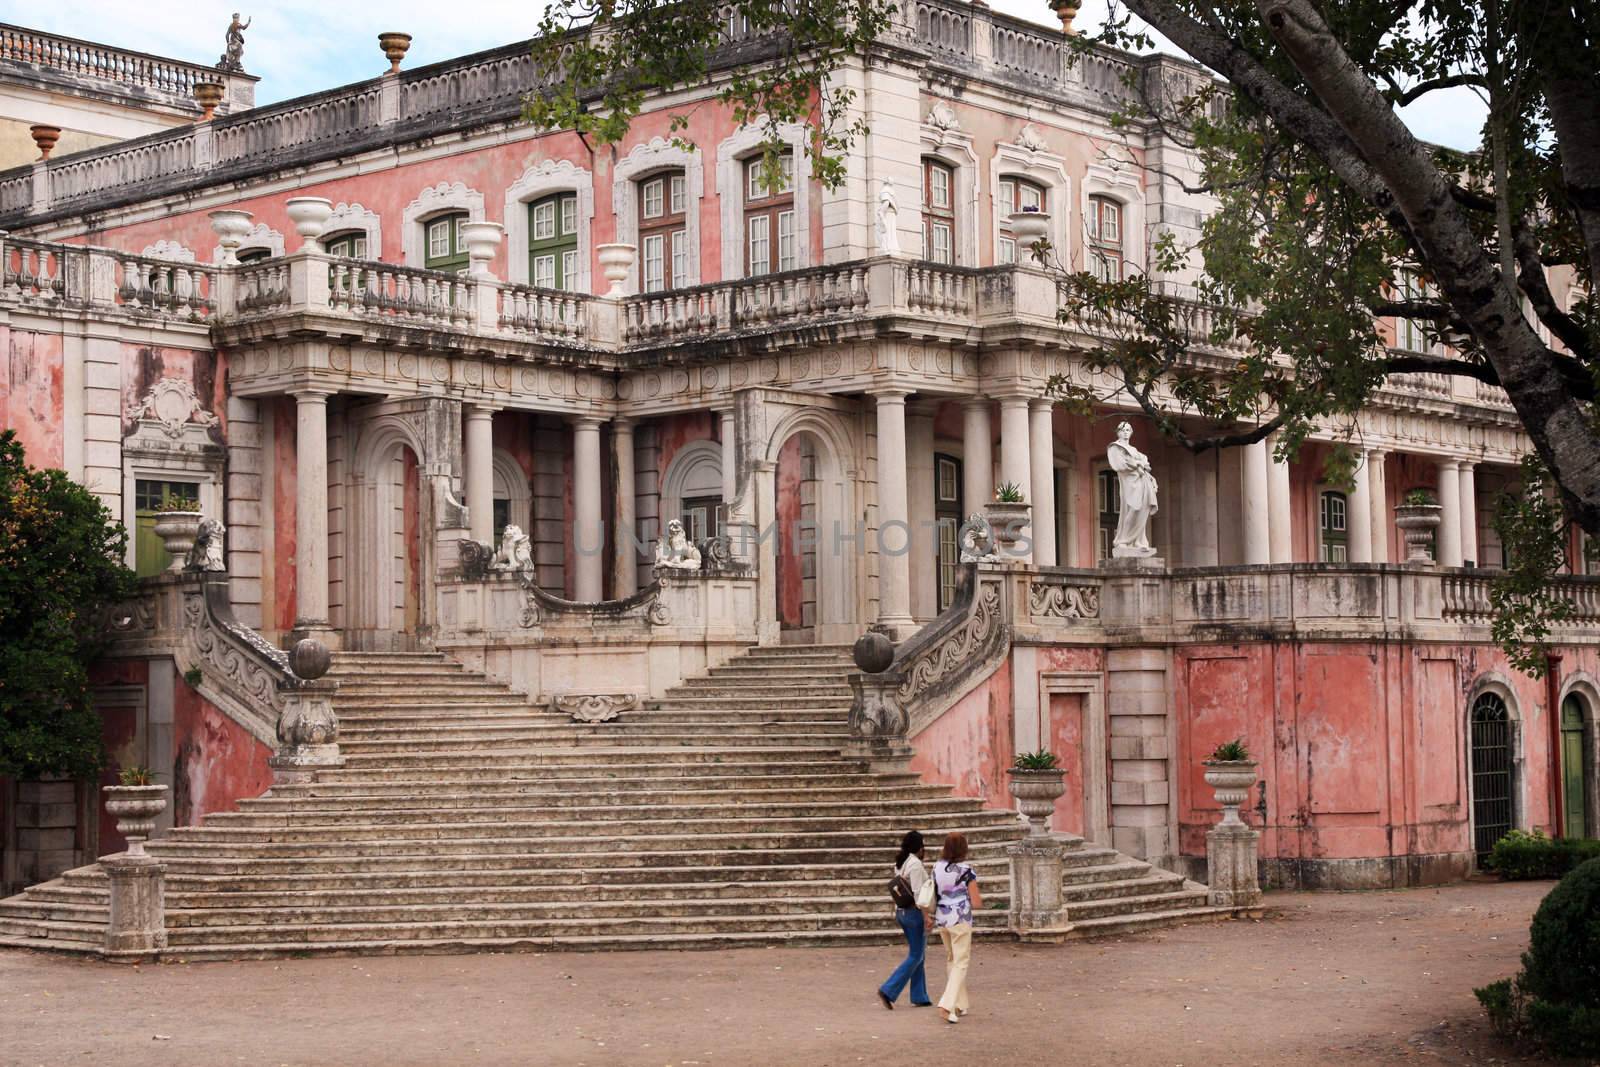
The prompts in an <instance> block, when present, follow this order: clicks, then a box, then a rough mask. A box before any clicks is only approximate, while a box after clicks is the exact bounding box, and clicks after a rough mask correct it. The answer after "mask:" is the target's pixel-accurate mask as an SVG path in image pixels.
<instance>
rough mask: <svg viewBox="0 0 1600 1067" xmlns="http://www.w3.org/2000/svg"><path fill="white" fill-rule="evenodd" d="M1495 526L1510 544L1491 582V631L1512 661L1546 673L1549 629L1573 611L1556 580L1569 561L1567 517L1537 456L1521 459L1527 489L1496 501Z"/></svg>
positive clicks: (1526, 670)
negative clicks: (1503, 560) (1504, 562)
mask: <svg viewBox="0 0 1600 1067" xmlns="http://www.w3.org/2000/svg"><path fill="white" fill-rule="evenodd" d="M1494 527H1495V530H1496V531H1498V532H1499V534H1500V543H1501V544H1503V545H1505V546H1506V565H1505V569H1504V570H1502V571H1500V572H1499V573H1498V574H1496V575H1495V578H1494V583H1493V584H1492V585H1491V586H1490V587H1489V602H1490V604H1491V605H1492V606H1493V608H1494V622H1493V624H1492V626H1491V632H1492V633H1493V635H1494V639H1495V641H1496V642H1497V643H1498V644H1499V645H1500V647H1501V648H1502V649H1504V650H1505V653H1506V657H1507V658H1508V659H1509V660H1510V661H1511V665H1512V666H1514V667H1516V668H1517V669H1518V670H1519V671H1522V672H1524V673H1526V674H1529V675H1531V676H1533V677H1535V678H1541V677H1543V676H1544V672H1545V670H1546V668H1547V664H1548V662H1549V661H1548V659H1547V658H1546V656H1547V653H1548V652H1549V637H1550V628H1551V627H1552V626H1554V625H1556V624H1558V623H1560V622H1563V621H1565V620H1566V619H1567V618H1569V617H1570V616H1571V615H1572V611H1573V608H1572V602H1571V601H1570V600H1568V599H1567V598H1566V596H1564V595H1563V594H1562V593H1561V592H1560V590H1559V588H1558V587H1557V586H1555V585H1554V584H1552V583H1553V582H1554V580H1555V578H1556V576H1557V574H1558V573H1560V571H1561V569H1562V568H1563V567H1565V566H1566V563H1567V519H1566V515H1565V513H1564V512H1563V511H1562V508H1561V505H1560V503H1559V502H1557V500H1556V499H1555V494H1554V492H1553V486H1552V485H1551V482H1550V475H1549V472H1548V471H1547V470H1546V469H1545V466H1544V464H1543V463H1541V462H1540V461H1539V458H1538V457H1537V456H1527V457H1525V458H1524V459H1523V461H1522V489H1521V491H1520V492H1518V493H1514V494H1513V493H1507V494H1505V495H1503V496H1501V497H1500V499H1499V500H1498V501H1497V502H1496V506H1495V516H1494Z"/></svg>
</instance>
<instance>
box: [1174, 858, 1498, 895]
mask: <svg viewBox="0 0 1600 1067" xmlns="http://www.w3.org/2000/svg"><path fill="white" fill-rule="evenodd" d="M1168 869H1169V870H1172V871H1176V872H1177V873H1179V874H1181V875H1183V876H1184V877H1185V878H1192V879H1194V880H1195V881H1196V882H1205V883H1208V884H1209V882H1210V879H1209V877H1208V874H1209V872H1208V871H1207V870H1206V860H1205V857H1204V856H1178V857H1174V858H1173V860H1172V862H1171V864H1169V865H1168ZM1473 869H1474V863H1473V855H1472V853H1470V852H1436V853H1429V854H1426V855H1421V856H1378V857H1371V858H1365V859H1270V858H1269V859H1263V860H1261V861H1260V871H1261V887H1262V888H1263V889H1341V890H1345V889H1415V888H1417V887H1418V886H1425V885H1447V884H1449V883H1450V882H1459V881H1461V880H1462V879H1463V878H1466V877H1467V876H1468V875H1470V874H1471V873H1472V872H1473Z"/></svg>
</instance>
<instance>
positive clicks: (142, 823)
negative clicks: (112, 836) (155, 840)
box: [102, 785, 167, 859]
mask: <svg viewBox="0 0 1600 1067" xmlns="http://www.w3.org/2000/svg"><path fill="white" fill-rule="evenodd" d="M102 788H103V790H104V792H105V794H106V810H107V811H109V812H110V813H111V814H112V815H115V816H116V817H117V832H118V833H119V834H121V835H122V836H123V837H125V838H127V839H128V851H127V852H126V853H125V855H126V856H127V857H128V858H129V859H138V858H142V857H144V856H145V851H144V843H145V841H146V839H148V838H149V836H150V832H151V831H152V830H154V829H155V828H156V821H155V820H156V816H157V815H160V814H161V812H162V811H163V810H165V808H166V806H167V787H166V786H164V785H108V786H104V787H102Z"/></svg>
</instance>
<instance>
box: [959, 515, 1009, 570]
mask: <svg viewBox="0 0 1600 1067" xmlns="http://www.w3.org/2000/svg"><path fill="white" fill-rule="evenodd" d="M961 562H962V563H998V562H1000V554H999V553H998V552H996V551H995V547H994V531H992V530H990V529H989V523H988V521H987V520H986V519H985V518H984V517H983V516H982V515H973V516H972V517H971V518H969V519H967V521H966V522H964V523H962V524H961Z"/></svg>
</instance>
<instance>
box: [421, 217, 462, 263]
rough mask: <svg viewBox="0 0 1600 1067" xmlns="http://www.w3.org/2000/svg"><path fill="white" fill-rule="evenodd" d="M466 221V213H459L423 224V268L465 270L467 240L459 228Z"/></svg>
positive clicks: (436, 218) (435, 218) (432, 219)
mask: <svg viewBox="0 0 1600 1067" xmlns="http://www.w3.org/2000/svg"><path fill="white" fill-rule="evenodd" d="M467 219H468V215H467V213H466V212H465V211H461V212H452V213H451V214H449V215H439V216H436V217H434V218H431V219H429V220H428V221H427V222H425V223H423V227H424V229H425V231H426V236H427V243H426V245H425V246H424V255H423V261H422V265H423V266H424V267H426V268H427V269H429V270H444V271H456V272H460V271H464V270H466V269H467V240H466V238H465V237H464V236H463V235H462V233H461V227H462V225H463V224H464V223H465V222H466V221H467Z"/></svg>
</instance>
